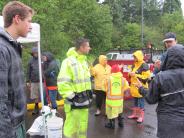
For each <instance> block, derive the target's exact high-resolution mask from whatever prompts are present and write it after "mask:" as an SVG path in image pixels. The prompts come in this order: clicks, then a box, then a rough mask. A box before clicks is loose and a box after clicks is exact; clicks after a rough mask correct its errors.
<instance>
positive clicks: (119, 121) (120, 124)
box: [118, 115, 124, 128]
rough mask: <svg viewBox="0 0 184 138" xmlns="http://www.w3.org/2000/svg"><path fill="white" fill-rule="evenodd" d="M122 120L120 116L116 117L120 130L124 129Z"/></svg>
mask: <svg viewBox="0 0 184 138" xmlns="http://www.w3.org/2000/svg"><path fill="white" fill-rule="evenodd" d="M123 119H124V118H123V117H122V116H121V115H119V116H118V126H119V127H121V128H122V127H124V123H123Z"/></svg>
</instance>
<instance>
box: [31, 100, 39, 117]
mask: <svg viewBox="0 0 184 138" xmlns="http://www.w3.org/2000/svg"><path fill="white" fill-rule="evenodd" d="M36 114H39V107H38V103H35V107H34V110H33V112H32V115H36Z"/></svg>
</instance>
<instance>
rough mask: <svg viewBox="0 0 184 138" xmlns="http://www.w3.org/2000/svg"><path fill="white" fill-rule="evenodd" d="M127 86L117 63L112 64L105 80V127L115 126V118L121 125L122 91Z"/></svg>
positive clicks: (121, 125) (120, 125)
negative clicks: (108, 75) (106, 120)
mask: <svg viewBox="0 0 184 138" xmlns="http://www.w3.org/2000/svg"><path fill="white" fill-rule="evenodd" d="M128 88H129V85H128V82H127V81H126V79H125V78H124V77H123V75H122V73H121V68H120V67H119V66H118V65H113V66H112V69H111V75H110V77H109V78H108V79H107V80H106V81H105V91H106V115H107V118H108V122H107V123H106V124H105V127H107V128H112V129H114V128H115V118H118V125H119V127H123V126H124V124H123V117H122V112H123V93H124V91H125V90H127V89H128Z"/></svg>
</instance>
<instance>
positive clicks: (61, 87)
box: [57, 38, 92, 138]
mask: <svg viewBox="0 0 184 138" xmlns="http://www.w3.org/2000/svg"><path fill="white" fill-rule="evenodd" d="M90 49H91V48H90V46H89V40H87V39H84V38H81V39H78V40H77V42H76V46H75V47H72V48H70V49H69V50H68V52H67V58H66V59H65V60H64V61H63V62H62V65H61V69H60V72H59V75H58V80H57V84H58V91H59V93H60V94H61V96H62V97H63V98H64V111H65V114H66V120H65V122H64V136H65V137H67V138H74V137H75V138H86V137H87V126H88V108H89V106H90V104H91V102H92V91H91V80H90V71H89V68H88V64H87V61H86V56H85V55H86V54H87V53H88V52H89V51H90Z"/></svg>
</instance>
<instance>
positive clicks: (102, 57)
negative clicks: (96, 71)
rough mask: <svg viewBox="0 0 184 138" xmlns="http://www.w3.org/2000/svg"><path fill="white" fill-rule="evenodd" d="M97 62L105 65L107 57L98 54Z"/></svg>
mask: <svg viewBox="0 0 184 138" xmlns="http://www.w3.org/2000/svg"><path fill="white" fill-rule="evenodd" d="M99 64H101V65H102V66H105V65H107V57H106V56H105V55H100V56H99Z"/></svg>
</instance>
